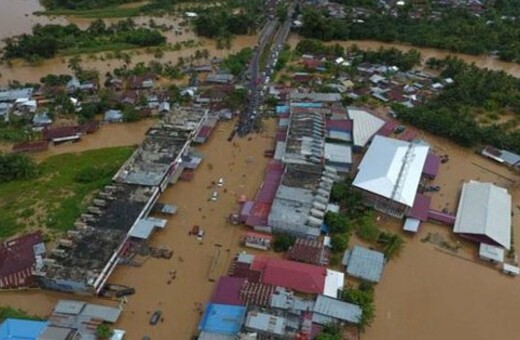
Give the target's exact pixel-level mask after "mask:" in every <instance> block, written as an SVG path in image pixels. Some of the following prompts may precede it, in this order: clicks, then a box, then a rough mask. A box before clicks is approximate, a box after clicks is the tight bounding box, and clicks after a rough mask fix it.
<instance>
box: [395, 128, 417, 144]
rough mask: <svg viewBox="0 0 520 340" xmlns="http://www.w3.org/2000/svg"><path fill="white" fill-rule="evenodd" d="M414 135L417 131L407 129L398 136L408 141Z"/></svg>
mask: <svg viewBox="0 0 520 340" xmlns="http://www.w3.org/2000/svg"><path fill="white" fill-rule="evenodd" d="M416 136H417V133H416V132H415V131H412V130H409V129H407V130H406V131H405V132H403V133H402V134H401V135H400V136H399V139H400V140H404V141H407V142H409V141H411V140H413V139H414V138H415V137H416Z"/></svg>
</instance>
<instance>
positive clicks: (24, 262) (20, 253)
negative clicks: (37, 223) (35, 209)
mask: <svg viewBox="0 0 520 340" xmlns="http://www.w3.org/2000/svg"><path fill="white" fill-rule="evenodd" d="M44 254H45V245H44V244H43V238H42V233H41V231H36V232H34V233H31V234H27V235H23V236H20V237H18V238H14V239H10V240H7V241H5V242H4V243H1V244H0V288H3V289H5V288H17V287H26V286H30V285H31V283H32V269H33V267H34V265H35V263H36V256H42V255H44Z"/></svg>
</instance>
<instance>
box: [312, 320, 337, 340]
mask: <svg viewBox="0 0 520 340" xmlns="http://www.w3.org/2000/svg"><path fill="white" fill-rule="evenodd" d="M341 339H342V336H341V328H340V326H339V325H338V324H335V323H330V324H327V325H325V327H323V329H322V330H321V332H320V334H318V336H317V337H316V340H341Z"/></svg>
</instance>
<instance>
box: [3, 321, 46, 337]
mask: <svg viewBox="0 0 520 340" xmlns="http://www.w3.org/2000/svg"><path fill="white" fill-rule="evenodd" d="M45 327H47V322H46V321H32V320H20V319H6V320H5V321H4V322H3V323H2V325H0V340H36V339H37V338H38V335H40V333H42V332H43V330H44V329H45Z"/></svg>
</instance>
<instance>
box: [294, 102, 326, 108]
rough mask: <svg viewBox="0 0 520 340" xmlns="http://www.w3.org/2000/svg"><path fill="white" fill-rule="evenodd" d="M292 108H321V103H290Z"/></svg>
mask: <svg viewBox="0 0 520 340" xmlns="http://www.w3.org/2000/svg"><path fill="white" fill-rule="evenodd" d="M291 105H292V106H294V107H322V106H323V104H322V103H306V102H301V103H300V102H299V103H292V104H291Z"/></svg>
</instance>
